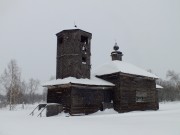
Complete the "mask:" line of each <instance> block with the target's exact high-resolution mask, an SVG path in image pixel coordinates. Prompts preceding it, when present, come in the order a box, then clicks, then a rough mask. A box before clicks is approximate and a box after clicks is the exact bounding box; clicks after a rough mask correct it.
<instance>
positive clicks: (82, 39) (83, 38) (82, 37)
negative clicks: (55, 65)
mask: <svg viewBox="0 0 180 135" xmlns="http://www.w3.org/2000/svg"><path fill="white" fill-rule="evenodd" d="M81 42H82V43H84V44H88V37H86V36H81Z"/></svg>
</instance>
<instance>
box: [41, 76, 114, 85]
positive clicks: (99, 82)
mask: <svg viewBox="0 0 180 135" xmlns="http://www.w3.org/2000/svg"><path fill="white" fill-rule="evenodd" d="M71 83H73V84H81V85H97V86H98V85H99V86H115V85H114V84H113V83H110V82H107V81H105V80H102V79H100V78H97V77H95V76H93V77H92V78H91V79H87V78H86V79H77V78H75V77H67V78H64V79H57V80H51V81H48V82H46V83H43V84H42V86H43V87H48V86H56V85H65V84H71Z"/></svg>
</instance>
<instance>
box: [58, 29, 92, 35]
mask: <svg viewBox="0 0 180 135" xmlns="http://www.w3.org/2000/svg"><path fill="white" fill-rule="evenodd" d="M78 31H82V32H85V33H88V34H90V35H92V33H90V32H87V31H84V30H81V29H66V30H62V31H60V32H59V33H57V34H56V36H58V35H59V34H61V33H68V32H72V33H76V32H78Z"/></svg>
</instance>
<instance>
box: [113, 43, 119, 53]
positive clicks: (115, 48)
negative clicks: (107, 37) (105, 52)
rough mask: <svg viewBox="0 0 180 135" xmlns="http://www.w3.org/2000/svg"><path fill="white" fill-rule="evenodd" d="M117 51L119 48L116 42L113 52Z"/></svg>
mask: <svg viewBox="0 0 180 135" xmlns="http://www.w3.org/2000/svg"><path fill="white" fill-rule="evenodd" d="M118 49H119V46H118V44H117V42H116V41H115V45H114V50H115V51H117V50H118Z"/></svg>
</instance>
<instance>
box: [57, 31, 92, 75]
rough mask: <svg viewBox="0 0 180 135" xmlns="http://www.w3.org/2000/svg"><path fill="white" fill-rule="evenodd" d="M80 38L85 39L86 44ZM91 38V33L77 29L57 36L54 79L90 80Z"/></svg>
mask: <svg viewBox="0 0 180 135" xmlns="http://www.w3.org/2000/svg"><path fill="white" fill-rule="evenodd" d="M82 36H83V37H86V38H87V40H88V41H86V43H85V41H81V40H82V39H81V38H82ZM91 38H92V34H91V33H88V32H85V31H82V30H78V29H75V30H64V31H62V32H60V33H58V34H57V61H56V62H57V63H56V79H58V78H66V77H76V78H90V69H91V59H90V58H91V57H90V56H91ZM83 46H85V49H84V50H83ZM83 59H85V61H86V62H85V63H83Z"/></svg>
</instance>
